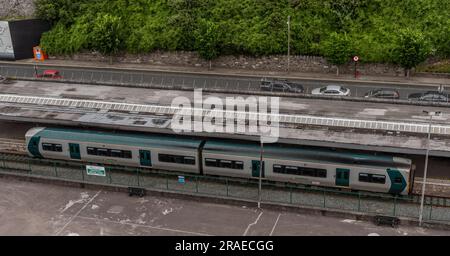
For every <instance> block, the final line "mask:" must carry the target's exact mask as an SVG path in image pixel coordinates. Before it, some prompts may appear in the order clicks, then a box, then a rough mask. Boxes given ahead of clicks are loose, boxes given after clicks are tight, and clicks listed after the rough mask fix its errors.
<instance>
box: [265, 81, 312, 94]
mask: <svg viewBox="0 0 450 256" xmlns="http://www.w3.org/2000/svg"><path fill="white" fill-rule="evenodd" d="M260 89H261V90H263V91H271V92H294V93H302V92H303V91H304V88H303V86H302V85H301V84H297V83H293V82H289V81H288V80H282V79H267V78H263V79H262V80H261V84H260Z"/></svg>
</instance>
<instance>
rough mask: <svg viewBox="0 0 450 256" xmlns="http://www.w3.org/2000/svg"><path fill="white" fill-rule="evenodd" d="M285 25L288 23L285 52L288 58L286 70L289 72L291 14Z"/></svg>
mask: <svg viewBox="0 0 450 256" xmlns="http://www.w3.org/2000/svg"><path fill="white" fill-rule="evenodd" d="M287 25H288V53H287V55H288V56H287V58H288V63H287V72H288V74H289V68H290V67H289V66H290V61H291V59H290V57H291V16H290V15H289V16H288V21H287Z"/></svg>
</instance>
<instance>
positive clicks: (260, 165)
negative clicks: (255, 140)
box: [258, 136, 264, 208]
mask: <svg viewBox="0 0 450 256" xmlns="http://www.w3.org/2000/svg"><path fill="white" fill-rule="evenodd" d="M260 140H261V147H260V150H259V153H260V155H259V183H258V208H261V183H262V172H263V153H264V141H263V136H261V139H260Z"/></svg>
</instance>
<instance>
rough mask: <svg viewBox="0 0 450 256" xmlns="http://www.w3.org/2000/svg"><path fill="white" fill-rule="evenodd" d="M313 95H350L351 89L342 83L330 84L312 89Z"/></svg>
mask: <svg viewBox="0 0 450 256" xmlns="http://www.w3.org/2000/svg"><path fill="white" fill-rule="evenodd" d="M311 94H312V95H330V96H350V89H348V88H345V87H343V86H340V85H328V86H325V87H321V88H316V89H314V90H312V91H311Z"/></svg>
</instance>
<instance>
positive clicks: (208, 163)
mask: <svg viewBox="0 0 450 256" xmlns="http://www.w3.org/2000/svg"><path fill="white" fill-rule="evenodd" d="M205 165H206V166H211V167H217V160H216V159H211V158H205Z"/></svg>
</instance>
